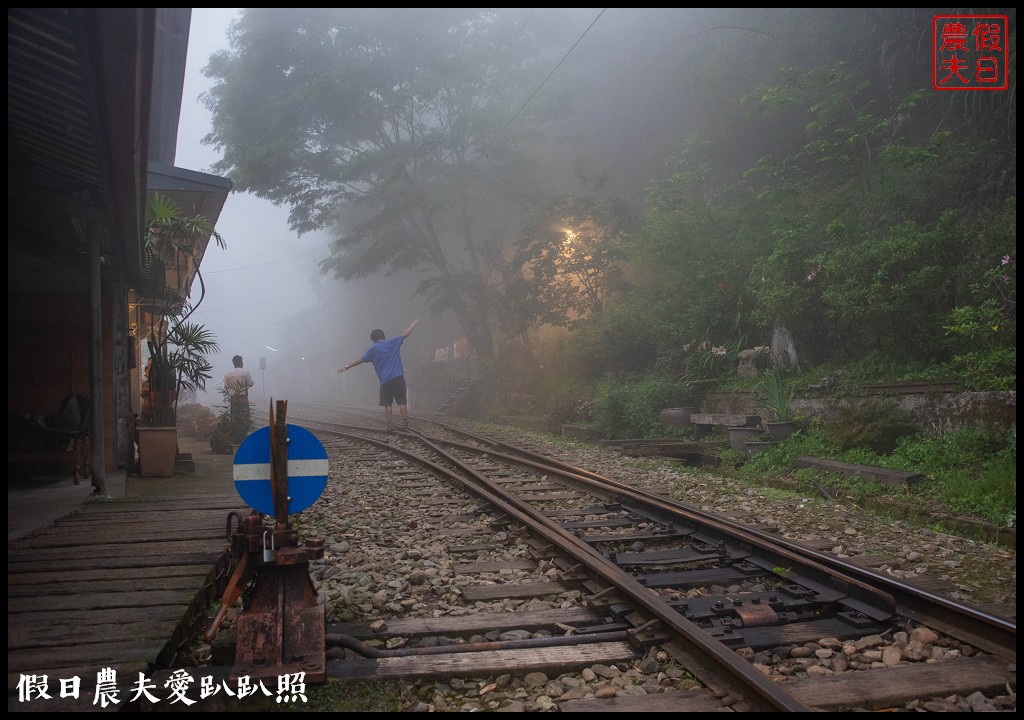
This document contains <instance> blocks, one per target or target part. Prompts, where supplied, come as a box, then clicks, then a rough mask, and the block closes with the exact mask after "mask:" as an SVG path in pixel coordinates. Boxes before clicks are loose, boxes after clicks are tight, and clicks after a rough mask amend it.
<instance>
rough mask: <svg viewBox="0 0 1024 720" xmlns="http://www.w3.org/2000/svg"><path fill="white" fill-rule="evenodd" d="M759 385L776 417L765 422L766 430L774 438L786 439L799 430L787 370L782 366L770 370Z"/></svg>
mask: <svg viewBox="0 0 1024 720" xmlns="http://www.w3.org/2000/svg"><path fill="white" fill-rule="evenodd" d="M757 387H758V390H759V391H760V393H761V398H762V400H763V402H764V403H765V405H766V406H767V407H768V409H769V410H770V411H771V412H772V414H773V415H774V418H775V419H774V420H766V421H765V422H764V428H765V432H766V433H767V435H768V437H769V438H770V439H772V440H785V439H786V438H788V437H789V436H790V435H792V434H793V433H794V432H796V430H797V425H796V419H795V418H794V417H793V391H792V390H790V389H789V387H788V385H787V383H786V373H785V371H784V370H783V369H782V368H780V367H777V368H773V369H772V370H769V371H768V372H766V373H765V374H764V375H763V376H762V378H761V381H760V382H759V383H758V385H757Z"/></svg>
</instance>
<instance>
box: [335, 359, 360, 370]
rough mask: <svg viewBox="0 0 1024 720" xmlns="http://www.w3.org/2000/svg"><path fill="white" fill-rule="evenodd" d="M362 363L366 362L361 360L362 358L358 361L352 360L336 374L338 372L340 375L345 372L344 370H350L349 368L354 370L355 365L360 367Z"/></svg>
mask: <svg viewBox="0 0 1024 720" xmlns="http://www.w3.org/2000/svg"><path fill="white" fill-rule="evenodd" d="M364 362H366V361H365V360H363V359H362V358H359V359H358V360H353V361H352V362H350V363H349V364H348V365H346V366H345V367H343V368H340V369H339V370H338V372H340V373H343V372H345V371H346V370H350V369H351V368H354V367H355V366H356V365H362V364H363V363H364Z"/></svg>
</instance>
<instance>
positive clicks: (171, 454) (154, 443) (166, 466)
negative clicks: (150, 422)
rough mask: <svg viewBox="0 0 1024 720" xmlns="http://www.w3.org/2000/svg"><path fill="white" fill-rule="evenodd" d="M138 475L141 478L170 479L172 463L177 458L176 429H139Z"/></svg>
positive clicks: (172, 471) (172, 469) (172, 470)
mask: <svg viewBox="0 0 1024 720" xmlns="http://www.w3.org/2000/svg"><path fill="white" fill-rule="evenodd" d="M137 432H138V434H139V475H140V476H141V477H170V476H171V475H173V474H174V461H175V460H176V459H177V457H178V428H176V427H140V428H138V431H137Z"/></svg>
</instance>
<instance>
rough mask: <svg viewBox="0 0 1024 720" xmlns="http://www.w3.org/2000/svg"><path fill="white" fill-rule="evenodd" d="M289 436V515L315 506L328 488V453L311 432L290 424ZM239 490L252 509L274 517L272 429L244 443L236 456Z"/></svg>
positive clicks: (254, 434) (259, 431) (264, 430)
mask: <svg viewBox="0 0 1024 720" xmlns="http://www.w3.org/2000/svg"><path fill="white" fill-rule="evenodd" d="M285 428H286V430H287V433H288V514H289V515H291V514H292V513H297V512H301V511H302V510H305V509H306V508H308V507H309V506H310V505H312V504H313V503H315V502H316V501H317V499H318V498H319V497H320V495H321V494H323V491H324V488H326V487H327V451H326V450H324V446H323V445H322V444H321V443H320V441H319V440H317V438H316V436H315V435H313V433H311V432H310V431H309V430H307V429H306V428H303V427H299V426H298V425H290V424H286V425H285ZM234 477H235V489H236V490H238V494H239V495H241V497H242V500H244V501H245V502H246V504H247V505H249V507H251V508H253V509H255V510H256V511H257V512H261V513H263V514H264V515H274V514H275V513H274V493H273V489H272V487H271V485H270V427H269V426H267V427H265V428H260V429H259V430H257V431H256V432H254V433H252V434H251V435H250V436H249V437H247V438H246V439H245V440H243V441H242V444H241V445H239V447H238V452H236V453H235V466H234Z"/></svg>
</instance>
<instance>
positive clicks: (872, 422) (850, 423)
mask: <svg viewBox="0 0 1024 720" xmlns="http://www.w3.org/2000/svg"><path fill="white" fill-rule="evenodd" d="M826 432H827V434H828V436H829V440H830V441H831V442H832V443H834V444H835V445H836V446H837V447H839V448H840V449H841V450H854V449H863V450H869V451H871V452H874V453H877V454H879V455H889V454H891V453H892V452H893V451H894V450H895V449H896V446H897V444H898V443H899V441H900V440H901V439H902V438H906V437H912V436H914V435H919V434H920V432H921V431H920V428H919V427H918V424H917V421H916V420H914V417H913V416H912V415H911V414H910V413H908V412H906V411H903V410H899V409H898V408H897V404H896V402H895V401H892V400H865V401H862V402H858V403H853V404H850V405H847V406H844V407H842V408H841V409H840V410H839V415H838V417H837V418H836V419H835V420H833V421H832V422H829V423H826Z"/></svg>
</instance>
